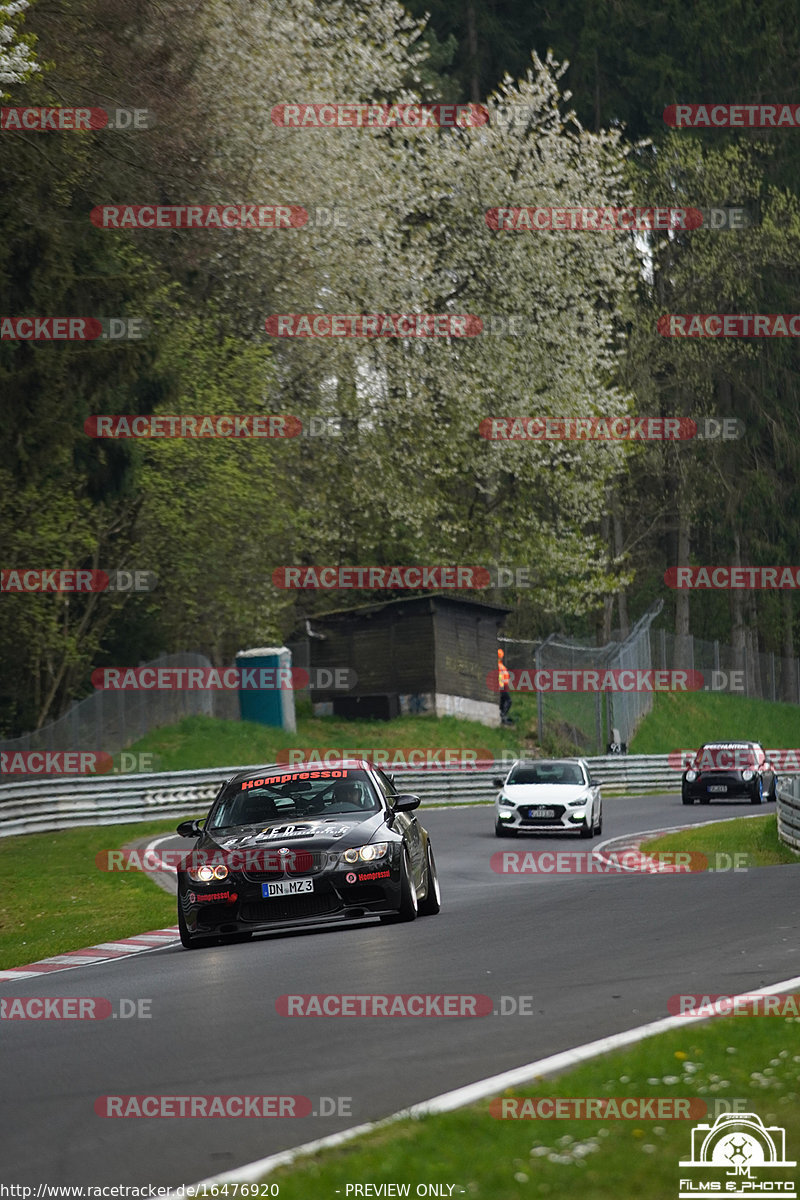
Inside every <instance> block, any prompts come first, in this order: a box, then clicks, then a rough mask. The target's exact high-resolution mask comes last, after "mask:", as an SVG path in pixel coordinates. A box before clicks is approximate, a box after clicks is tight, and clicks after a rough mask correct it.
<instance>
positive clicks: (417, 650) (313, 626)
mask: <svg viewBox="0 0 800 1200" xmlns="http://www.w3.org/2000/svg"><path fill="white" fill-rule="evenodd" d="M510 611H511V610H510V609H508V608H503V607H501V606H499V605H496V604H484V603H483V602H481V601H478V600H467V599H462V598H461V597H456V596H441V595H436V596H412V597H407V598H404V599H399V600H388V601H381V602H376V603H374V604H364V605H360V606H358V607H356V608H349V609H340V610H336V611H333V612H326V613H322V614H320V615H319V616H316V617H311V618H310V619H309V621H308V622H307V634H308V640H307V646H308V664H309V666H310V667H311V669H312V675H313V672H314V670H315V669H317V668H328V670H335V669H336V668H341V667H349V668H351V669H352V670H354V671H355V673H356V676H357V680H358V682H357V683H356V685H355V687H353V688H352V689H350V690H349V691H348V692H346V693H342V692H336V691H333V690H331V691H324V690H320V689H316V690H313V691H312V692H311V699H312V701H313V704H314V711H315V712H316V713H319V714H320V715H321V714H323V713H333V714H334V715H336V716H344V717H349V716H353V717H355V716H365V717H367V716H368V717H380V718H383V719H385V720H388V719H389V718H391V717H394V716H398V715H399V714H400V713H431V714H435V715H436V716H440V717H442V716H460V717H469V718H470V719H472V720H475V721H481V722H483V724H484V725H491V726H495V725H499V723H500V716H499V708H498V697H497V693H496V692H493V691H492V690H491V689H490V688H489V687H488V685H487V682H486V677H487V674H488V672H489V671H491V670H493V669H496V667H497V635H498V631H499V629H500V626H501V625H502V623H503V621H504V620H505V618H506V616H507V614H508V613H509V612H510ZM295 661H297V660H295Z"/></svg>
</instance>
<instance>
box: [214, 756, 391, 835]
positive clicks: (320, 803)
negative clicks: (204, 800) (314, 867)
mask: <svg viewBox="0 0 800 1200" xmlns="http://www.w3.org/2000/svg"><path fill="white" fill-rule="evenodd" d="M380 808H381V803H380V800H379V799H378V796H377V795H376V793H375V789H374V788H373V786H372V784H371V783H370V780H369V777H368V776H367V774H366V772H365V771H362V770H354V769H351V768H347V769H342V770H340V771H337V770H333V771H327V770H326V771H298V772H286V773H284V774H278V773H277V772H276V773H275V774H272V775H269V774H268V775H265V776H264V777H259V778H254V779H244V780H241V781H239V782H237V783H233V784H231V785H230V787H229V788H228V789H226V791H225V793H224V794H223V795H222V796H220V798H219V800H218V801H217V803H216V805H215V806H214V809H213V810H212V812H211V814H210V816H209V819H208V822H207V824H206V828H207V829H228V828H230V827H231V826H235V825H261V824H264V823H268V822H271V821H283V820H288V821H303V820H309V819H313V820H318V819H319V818H325V817H335V816H342V815H344V814H345V813H362V814H366V813H372V812H378V811H379V810H380Z"/></svg>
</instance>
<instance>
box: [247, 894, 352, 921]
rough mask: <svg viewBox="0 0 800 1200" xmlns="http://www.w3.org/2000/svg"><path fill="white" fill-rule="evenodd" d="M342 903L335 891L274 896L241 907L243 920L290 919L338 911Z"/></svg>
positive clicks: (321, 915)
mask: <svg viewBox="0 0 800 1200" xmlns="http://www.w3.org/2000/svg"><path fill="white" fill-rule="evenodd" d="M341 908H342V903H341V901H340V899H339V897H338V896H337V895H336V893H335V892H320V893H318V894H312V895H308V896H276V897H275V899H274V900H259V901H253V902H252V903H249V904H243V905H242V907H241V918H242V920H243V921H253V922H259V923H260V922H265V921H292V920H301V919H302V918H303V917H323V916H326V915H327V914H328V913H335V912H339V911H340V910H341Z"/></svg>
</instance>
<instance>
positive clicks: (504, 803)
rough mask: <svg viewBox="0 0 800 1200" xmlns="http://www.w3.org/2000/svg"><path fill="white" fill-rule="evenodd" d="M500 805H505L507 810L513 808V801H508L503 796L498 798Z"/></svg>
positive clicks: (506, 797)
mask: <svg viewBox="0 0 800 1200" xmlns="http://www.w3.org/2000/svg"><path fill="white" fill-rule="evenodd" d="M500 803H501V804H503V805H505V806H506V807H508V808H513V807H514V801H513V800H509V798H508V796H505V795H504V796H501V797H500Z"/></svg>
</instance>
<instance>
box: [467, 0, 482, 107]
mask: <svg viewBox="0 0 800 1200" xmlns="http://www.w3.org/2000/svg"><path fill="white" fill-rule="evenodd" d="M467 54H468V59H467V61H468V64H469V92H470V99H471V100H472V102H473V104H480V101H481V83H480V79H481V75H480V70H479V64H478V27H477V24H476V22H475V0H467Z"/></svg>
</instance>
